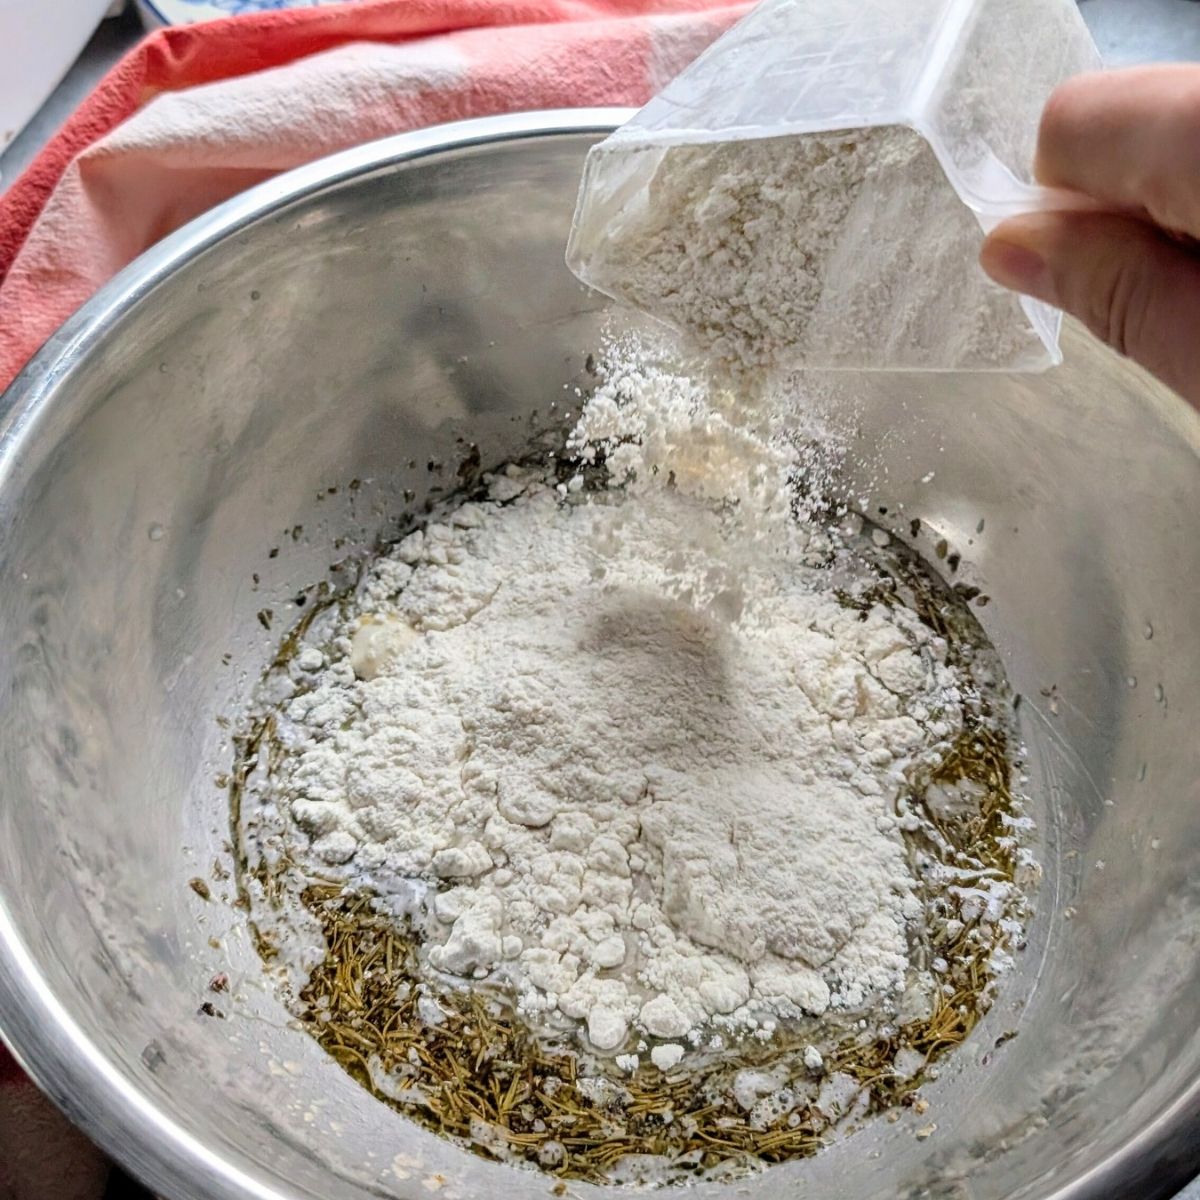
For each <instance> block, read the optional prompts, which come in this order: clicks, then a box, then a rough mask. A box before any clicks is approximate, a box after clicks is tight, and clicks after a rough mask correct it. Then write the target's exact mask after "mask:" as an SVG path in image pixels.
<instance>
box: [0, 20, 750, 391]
mask: <svg viewBox="0 0 1200 1200" xmlns="http://www.w3.org/2000/svg"><path fill="white" fill-rule="evenodd" d="M747 7H748V6H747V5H746V4H744V3H735V4H730V3H728V2H727V0H720V2H717V0H362V2H360V3H358V4H346V5H333V6H329V7H320V8H303V9H284V10H275V11H272V12H269V13H262V14H257V15H255V16H251V17H232V18H229V19H227V20H219V21H214V22H210V23H207V24H201V25H194V26H184V27H177V28H172V29H165V30H162V31H160V32H158V33H156V34H154V35H152V36H151V37H149V38H148V39H147V40H146V41H145V42H144V43H142V45H141V46H140V47H139V48H138V49H137V50H135V51H134V52H133V53H131V54H130V55H129V56H128V57H126V58H125V59H124V60H123V61H122V62H121V63H119V64H118V65H117V66H116V67H115V68H114V69H113V70H112V71H111V72H110V73H109V75H108V76H107V77H106V78H105V79H104V81H103V82H102V83H101V84H100V86H99V87H98V88H97V90H96V91H95V92H94V93H93V94H92V95H91V96H90V97H89V98H88V99H87V100H86V101H85V103H84V104H83V105H82V106H81V108H80V109H79V111H78V112H77V113H76V114H75V116H74V117H72V118H71V120H70V121H69V122H68V123H67V125H66V126H65V127H64V128H63V130H62V131H61V132H60V133H59V134H58V136H57V137H56V138H55V139H54V140H53V141H52V142H51V143H50V144H49V145H48V146H47V147H46V149H45V150H44V151H43V152H42V154H41V155H40V156H39V157H38V158H37V159H36V160H35V161H34V162H33V163H32V164H31V165H30V167H29V169H28V170H27V171H26V173H25V174H24V175H23V176H22V177H21V178H20V179H19V180H18V181H17V182H16V183H15V184H14V185H13V186H12V188H11V189H10V190H9V191H8V192H7V193H6V194H5V195H4V196H3V197H0V388H2V387H4V386H6V385H7V383H8V382H9V381H10V380H11V379H12V377H13V376H14V375H15V374H16V372H17V371H18V370H19V369H20V368H21V366H22V365H23V364H24V363H25V362H26V361H27V360H28V359H29V357H30V356H31V355H32V354H33V352H34V351H35V350H36V349H37V348H38V347H39V346H40V345H41V344H42V342H43V341H45V339H46V337H47V336H48V335H49V334H50V333H51V332H53V330H54V329H55V328H57V326H58V325H59V324H61V323H62V321H63V320H64V319H65V318H66V317H67V316H68V315H69V314H70V313H71V312H73V311H74V310H75V309H76V308H78V307H79V305H80V304H82V303H83V301H84V300H86V299H87V298H88V297H89V296H90V295H91V294H92V293H93V292H94V291H95V290H96V289H97V288H98V287H99V286H100V285H101V284H102V283H104V282H105V281H106V280H107V279H109V278H110V277H111V276H112V275H113V274H114V273H115V272H116V271H118V270H119V269H120V268H121V267H122V266H124V265H125V264H126V263H128V262H129V261H130V260H131V259H133V258H134V257H136V256H137V255H138V254H139V253H141V251H143V250H145V249H146V248H147V247H148V246H150V245H152V244H153V243H154V242H155V241H157V240H158V239H159V238H161V237H163V236H164V235H165V234H166V233H169V232H170V231H171V230H173V229H175V228H176V227H178V226H179V225H181V224H183V223H184V222H186V221H188V220H189V219H191V218H192V217H194V216H196V215H198V214H199V213H201V212H203V211H205V210H206V209H208V208H210V207H212V206H213V205H214V204H216V203H218V202H219V201H221V200H223V199H225V198H227V197H228V196H231V195H233V194H234V193H236V192H238V191H241V190H242V189H244V188H246V187H248V186H250V185H251V184H254V183H258V182H260V181H261V180H263V179H266V178H269V177H270V176H271V175H274V174H276V173H278V172H279V171H284V170H287V169H288V168H289V167H294V166H296V165H298V164H300V163H304V162H308V161H310V160H312V159H314V158H317V157H319V156H321V155H323V154H328V153H330V152H331V151H334V150H339V149H342V148H344V147H346V146H352V145H357V144H359V143H361V142H364V141H368V140H370V139H372V138H376V137H382V136H384V135H386V134H389V133H397V132H401V131H403V130H407V129H414V128H418V127H420V126H423V125H431V124H435V123H437V122H440V121H449V120H455V119H458V118H463V117H471V116H482V115H485V114H489V113H497V112H512V111H519V110H525V109H535V108H553V107H578V106H581V105H592V104H640V103H642V102H644V101H645V100H647V99H648V98H649V97H650V96H651V95H652V94H653V93H654V92H655V91H656V90H658V88H659V87H661V86H662V84H664V83H665V82H666V81H667V80H668V79H669V78H670V77H671V76H673V75H674V74H676V73H677V72H678V71H679V69H680V68H681V67H683V66H684V65H686V63H687V62H688V61H690V60H691V59H692V58H694V57H695V55H696V54H697V53H698V52H699V51H700V50H701V49H703V47H704V46H706V45H707V44H708V43H709V42H710V41H712V39H713V38H714V37H715V36H716V35H717V34H719V33H721V32H723V31H724V29H726V28H727V27H728V26H729V25H730V24H731V23H732V22H733V21H734V20H735V19H736V18H737V17H738V16H740V15H741V14H742V13H743V12H744V11H745V10H746V8H747Z"/></svg>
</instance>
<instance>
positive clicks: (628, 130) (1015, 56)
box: [567, 0, 1100, 370]
mask: <svg viewBox="0 0 1200 1200" xmlns="http://www.w3.org/2000/svg"><path fill="white" fill-rule="evenodd" d="M1099 65H1100V57H1099V54H1098V52H1097V50H1096V47H1095V44H1094V43H1093V41H1092V39H1091V36H1090V34H1089V33H1088V30H1087V27H1086V26H1085V24H1084V22H1083V20H1082V18H1081V17H1080V15H1079V11H1078V8H1077V6H1076V4H1075V0H765V2H764V3H762V4H760V5H759V6H758V8H756V9H755V10H754V11H753V12H751V13H750V14H749V15H748V16H747V17H746V18H745V19H744V20H742V21H741V22H740V23H739V24H738V25H737V26H735V27H734V28H733V29H732V30H730V31H729V32H728V33H727V34H726V35H725V36H724V37H722V38H721V39H719V40H718V41H717V42H716V43H714V44H713V45H712V46H711V47H709V49H708V50H707V51H706V52H705V53H704V54H702V55H701V56H700V57H699V58H698V59H697V60H696V61H695V62H694V63H693V64H692V65H691V66H690V67H688V68H687V69H686V70H685V71H684V72H683V73H682V74H681V75H679V76H678V77H677V78H676V79H675V80H674V81H672V82H671V83H670V84H668V86H667V87H666V88H665V89H664V90H663V91H662V92H661V93H660V94H659V95H658V96H657V97H656V98H655V99H653V100H652V101H650V103H649V104H647V105H646V106H645V108H643V109H642V110H641V111H640V112H638V114H637V115H636V116H635V117H634V118H633V119H632V120H631V121H630V122H629V123H628V124H626V125H625V126H623V127H622V128H621V129H619V130H617V131H616V132H615V133H614V134H612V135H611V136H610V137H609V138H607V139H606V140H605V141H604V142H602V143H600V144H599V145H597V146H596V147H595V148H594V149H593V150H592V151H591V153H590V154H589V156H588V160H587V164H586V167H585V172H584V179H583V185H582V188H581V192H580V198H579V205H578V208H577V210H576V215H575V222H574V226H573V229H572V234H571V239H570V244H569V247H568V253H567V261H568V263H569V265H570V266H571V268H572V270H573V271H575V273H576V274H577V275H578V276H579V277H580V278H581V279H583V281H584V282H586V283H588V284H590V285H591V286H593V287H596V288H598V289H599V290H600V291H603V292H606V293H607V294H609V295H613V296H616V297H617V298H619V299H626V300H628V299H630V297H629V296H628V295H627V294H623V289H622V280H621V279H620V277H619V275H618V274H617V273H616V272H615V271H614V269H613V263H612V261H611V257H612V256H611V254H610V253H609V251H610V250H611V248H612V246H613V245H615V244H616V243H618V242H619V241H620V239H621V237H622V236H623V233H624V230H625V228H626V225H627V223H628V222H629V221H630V220H632V219H635V218H636V216H637V214H638V212H639V210H641V211H643V212H644V206H645V205H646V204H647V203H649V201H648V199H647V197H648V195H649V189H650V186H651V184H652V182H653V181H654V179H655V176H656V173H657V172H658V171H659V168H660V166H661V165H662V163H663V161H664V159H665V158H666V156H667V155H668V153H669V152H670V151H671V149H672V148H674V147H682V146H702V145H709V144H712V143H736V142H743V141H747V140H760V139H766V138H780V137H784V136H788V135H814V134H822V133H830V132H833V131H851V130H863V129H876V128H881V127H897V126H898V127H905V128H907V129H909V130H912V131H915V132H916V133H917V134H919V135H920V137H921V138H923V139H924V140H925V142H927V143H928V146H929V148H930V149H931V150H932V153H933V155H934V156H936V160H937V163H938V164H940V167H941V169H942V171H943V172H944V174H945V178H946V182H947V184H948V185H949V188H952V189H953V193H954V194H956V195H957V197H958V199H959V200H960V201H961V203H962V204H963V205H965V206H966V207H967V208H968V209H969V210H970V211H971V212H972V213H973V214H974V216H975V218H976V225H977V227H978V239H977V241H981V240H982V238H983V235H984V233H985V232H986V231H987V230H989V229H990V228H991V227H992V226H993V225H994V224H996V223H997V222H998V221H999V220H1000V219H1002V218H1004V217H1006V216H1010V215H1013V214H1014V213H1019V212H1023V211H1028V210H1030V209H1035V208H1039V207H1045V206H1047V205H1048V204H1049V205H1051V206H1053V205H1054V204H1055V199H1054V198H1053V197H1050V196H1049V195H1048V194H1047V193H1045V192H1044V191H1043V190H1042V189H1039V188H1037V187H1036V186H1034V184H1033V180H1032V174H1031V169H1032V162H1033V154H1034V149H1035V143H1036V137H1037V128H1038V122H1039V118H1040V114H1041V110H1042V107H1043V105H1044V104H1045V101H1046V99H1047V97H1048V96H1049V94H1050V92H1051V91H1052V90H1053V88H1054V87H1055V86H1056V85H1057V84H1058V83H1059V82H1061V81H1062V80H1063V79H1065V78H1067V77H1068V76H1071V75H1074V74H1077V73H1079V72H1081V71H1085V70H1089V69H1093V68H1095V67H1098V66H1099ZM868 199H869V201H870V204H871V209H870V211H869V213H868V220H867V224H868V225H869V226H871V228H870V232H871V234H872V236H874V237H876V238H879V237H880V236H881V232H882V227H881V225H880V223H879V222H880V219H881V218H878V215H877V214H878V213H879V211H880V209H881V206H883V205H885V204H886V202H887V198H886V196H885V195H884V194H883V193H882V192H881V193H880V194H879V195H876V196H874V197H870V198H868ZM892 207H893V208H894V209H895V210H896V211H895V212H894V214H893V216H892V217H890V218H888V219H889V220H890V225H888V226H887V233H888V235H889V236H890V237H893V238H895V239H903V238H905V237H907V236H909V235H910V234H911V233H912V232H913V231H912V230H911V229H906V227H905V221H904V212H903V207H904V206H903V205H902V204H893V205H892ZM944 217H945V214H944V213H943V219H944ZM925 219H926V220H927V221H928V220H932V219H933V216H932V215H931V214H927V215H926V217H925ZM872 223H873V224H872ZM857 234H858V236H859V237H860V239H861V237H862V236H863V234H864V228H863V221H862V220H859V221H858V222H857ZM850 249H853V248H850ZM869 249H870V248H869V247H868V246H866V245H860V246H859V247H858V253H859V258H860V259H863V260H866V259H869V257H870V254H869ZM852 259H853V254H852V253H848V251H847V248H845V247H844V248H843V249H842V252H841V255H840V261H841V262H842V263H843V265H844V264H845V263H846V262H850V261H851V260H852ZM963 269H964V270H967V269H969V270H973V271H978V267H977V265H976V264H975V262H974V259H973V258H972V259H971V261H970V263H969V264H966V265H964V268H963ZM861 275H862V277H863V278H862V283H863V286H866V284H867V282H869V264H865V263H864V266H863V268H862V271H861ZM919 275H920V273H919V272H918V273H915V275H914V278H912V280H911V281H910V285H908V286H911V289H912V291H913V296H911V297H910V298H909V299H910V301H911V302H913V303H916V302H919V299H920V292H921V291H922V289H924V290H925V291H927V292H928V293H929V295H930V298H931V299H934V298H936V295H937V293H938V291H939V289H941V290H944V286H945V281H944V280H943V279H939V278H937V273H936V272H930V273H928V277H927V278H921V277H919ZM834 282H835V283H836V285H837V286H839V287H843V288H845V287H850V288H853V287H855V286H858V280H857V276H856V273H855V272H854V271H853V270H852V271H850V273H849V275H847V273H846V272H845V271H844V270H843V271H842V272H841V275H840V277H839V279H837V280H836V281H834ZM653 315H659V314H653ZM1004 319H1005V320H1012V321H1013V322H1018V321H1019V322H1023V323H1024V330H1025V331H1026V332H1029V331H1030V330H1032V333H1034V334H1036V337H1030V338H1025V339H1022V338H1020V337H1014V338H1011V339H1008V341H1007V342H1006V341H1004V339H1001V342H1002V343H1003V344H1004V345H1006V346H1007V345H1008V342H1011V343H1012V348H1011V352H1010V350H1008V349H1006V350H1005V351H1004V352H1003V353H1000V354H999V355H998V356H997V357H998V358H999V359H1003V360H1004V361H987V362H969V361H964V355H963V352H962V350H961V348H955V347H952V346H948V347H943V348H938V347H937V346H934V345H922V346H919V347H913V348H912V349H911V352H909V350H908V349H906V347H905V346H904V345H903V344H902V342H901V341H899V340H896V339H893V341H892V342H891V343H889V341H888V339H887V338H879V339H875V342H874V344H875V345H876V346H878V347H879V350H878V356H880V357H883V356H886V357H887V361H871V360H872V357H873V356H875V352H873V351H872V350H871V349H870V346H864V347H860V348H859V350H857V351H854V352H849V351H846V350H845V349H844V348H843V349H841V350H834V351H833V352H832V353H826V352H825V351H824V350H823V348H822V345H821V344H819V342H818V341H812V343H811V344H810V345H809V346H807V348H806V349H805V351H804V361H803V363H802V364H798V365H804V366H823V367H856V368H889V369H905V368H912V369H927V370H928V369H933V370H938V369H961V368H963V367H970V368H975V369H980V368H987V367H992V368H994V369H1002V370H1038V369H1042V368H1044V367H1046V366H1049V365H1051V364H1052V363H1056V362H1058V361H1060V357H1061V356H1060V354H1059V349H1058V332H1059V326H1060V322H1061V314H1060V313H1059V312H1057V311H1056V310H1054V309H1052V308H1050V307H1048V306H1046V305H1043V304H1040V303H1036V302H1034V301H1031V300H1027V299H1022V300H1020V301H1014V302H1013V303H1012V305H1011V311H1010V313H1009V315H1008V316H1006V317H1005V318H1004ZM1014 332H1016V331H1014Z"/></svg>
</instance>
